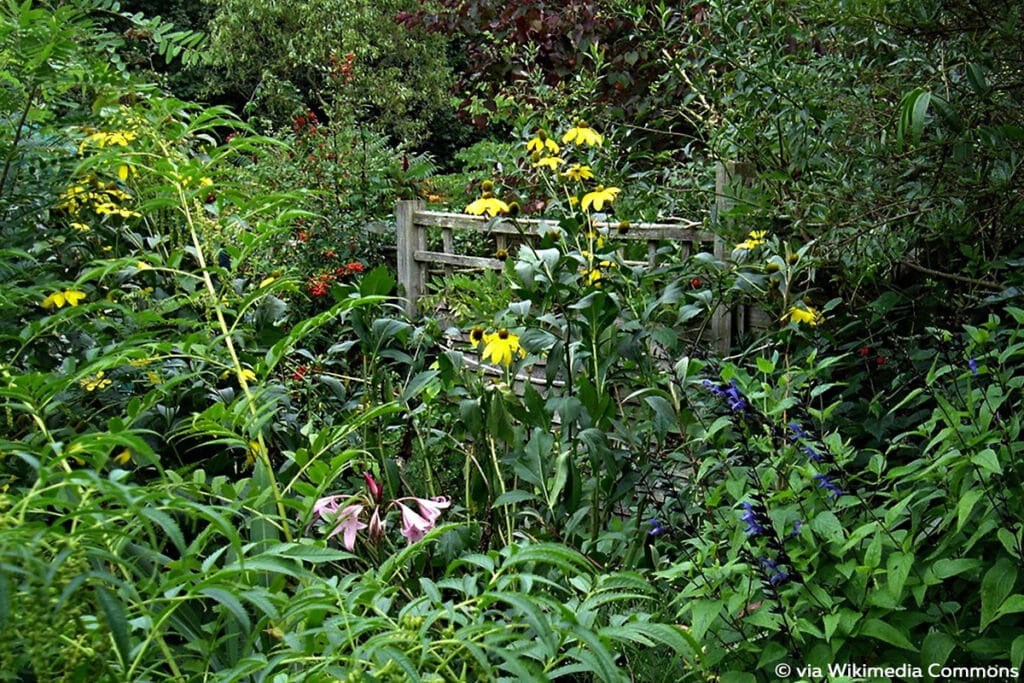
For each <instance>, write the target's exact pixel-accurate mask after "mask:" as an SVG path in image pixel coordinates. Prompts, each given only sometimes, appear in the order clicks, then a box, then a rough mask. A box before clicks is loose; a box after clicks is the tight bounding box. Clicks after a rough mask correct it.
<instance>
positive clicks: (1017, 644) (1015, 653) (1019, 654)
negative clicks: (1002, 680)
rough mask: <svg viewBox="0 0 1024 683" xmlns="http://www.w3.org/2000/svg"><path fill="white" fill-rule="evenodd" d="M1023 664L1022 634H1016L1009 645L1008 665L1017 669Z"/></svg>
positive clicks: (1023, 641) (1023, 638) (1023, 642)
mask: <svg viewBox="0 0 1024 683" xmlns="http://www.w3.org/2000/svg"><path fill="white" fill-rule="evenodd" d="M1021 664H1024V636H1017V637H1016V638H1014V639H1013V644H1012V645H1010V666H1015V667H1017V668H1018V669H1019V668H1020V665H1021Z"/></svg>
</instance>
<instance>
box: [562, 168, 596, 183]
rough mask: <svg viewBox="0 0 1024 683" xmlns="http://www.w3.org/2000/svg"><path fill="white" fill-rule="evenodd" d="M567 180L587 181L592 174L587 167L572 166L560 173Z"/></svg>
mask: <svg viewBox="0 0 1024 683" xmlns="http://www.w3.org/2000/svg"><path fill="white" fill-rule="evenodd" d="M562 175H564V176H565V177H566V178H568V179H569V180H587V179H589V178H593V177H594V172H593V171H591V170H590V167H589V166H580V165H579V164H573V165H572V166H570V167H569V170H568V171H564V172H563V173H562Z"/></svg>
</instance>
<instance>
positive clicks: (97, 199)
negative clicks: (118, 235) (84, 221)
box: [57, 178, 142, 230]
mask: <svg viewBox="0 0 1024 683" xmlns="http://www.w3.org/2000/svg"><path fill="white" fill-rule="evenodd" d="M131 198H132V196H131V195H130V194H128V193H127V192H125V191H123V190H121V189H118V188H117V187H115V186H114V185H109V184H106V183H103V182H100V181H99V180H97V179H95V178H93V179H92V180H90V181H88V182H84V183H78V184H75V185H72V186H71V187H69V188H68V189H67V190H65V191H64V192H63V193H62V194H61V196H60V203H59V204H58V205H57V208H59V209H61V210H63V211H66V212H67V213H68V214H69V215H71V216H75V217H79V216H81V215H82V212H83V211H92V212H93V213H94V214H96V215H97V216H105V215H113V216H120V217H121V218H137V217H138V216H141V215H142V214H140V213H139V212H138V211H133V210H131V209H126V208H124V206H123V205H122V204H123V202H126V201H128V200H130V199H131ZM76 229H78V230H81V229H82V228H81V227H77V226H76Z"/></svg>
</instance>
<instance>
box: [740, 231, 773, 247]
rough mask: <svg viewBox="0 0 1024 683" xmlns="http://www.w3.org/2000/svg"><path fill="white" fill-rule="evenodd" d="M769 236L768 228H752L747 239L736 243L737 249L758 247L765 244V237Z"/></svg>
mask: <svg viewBox="0 0 1024 683" xmlns="http://www.w3.org/2000/svg"><path fill="white" fill-rule="evenodd" d="M767 236H768V231H767V230H752V231H751V232H750V234H749V235H748V236H747V239H745V240H743V241H742V242H740V243H739V244H737V245H736V248H737V249H746V250H748V251H749V250H751V249H756V248H757V247H759V246H761V245H762V244H764V238H765V237H767Z"/></svg>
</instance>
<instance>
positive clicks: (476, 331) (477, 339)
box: [469, 327, 487, 346]
mask: <svg viewBox="0 0 1024 683" xmlns="http://www.w3.org/2000/svg"><path fill="white" fill-rule="evenodd" d="M486 336H487V334H486V331H485V330H484V328H482V327H474V328H473V329H472V330H470V331H469V341H470V343H472V344H473V346H480V345H481V344H483V343H484V338H485V337H486Z"/></svg>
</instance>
